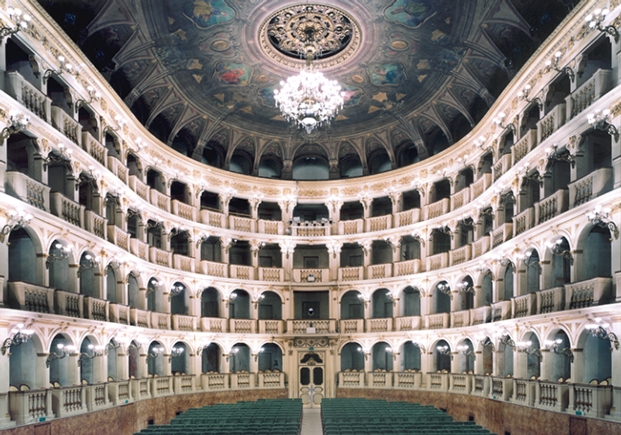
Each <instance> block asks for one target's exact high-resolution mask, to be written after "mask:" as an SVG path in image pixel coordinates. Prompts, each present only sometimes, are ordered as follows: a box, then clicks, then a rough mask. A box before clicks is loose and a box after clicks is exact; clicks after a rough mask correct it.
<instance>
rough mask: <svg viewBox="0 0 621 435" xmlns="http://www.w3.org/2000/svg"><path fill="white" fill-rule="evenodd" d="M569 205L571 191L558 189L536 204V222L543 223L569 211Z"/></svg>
mask: <svg viewBox="0 0 621 435" xmlns="http://www.w3.org/2000/svg"><path fill="white" fill-rule="evenodd" d="M568 207H569V191H568V190H567V189H561V190H557V191H556V192H555V193H553V194H552V195H550V196H549V197H547V198H544V199H542V200H541V201H539V202H538V203H537V204H535V222H537V225H539V224H542V223H544V222H546V221H548V220H550V219H552V218H554V217H556V216H558V215H560V214H561V213H563V212H564V211H567V208H568Z"/></svg>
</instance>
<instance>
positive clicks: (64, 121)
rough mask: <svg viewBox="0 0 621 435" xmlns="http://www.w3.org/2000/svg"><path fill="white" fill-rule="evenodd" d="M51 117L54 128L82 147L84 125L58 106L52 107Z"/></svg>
mask: <svg viewBox="0 0 621 435" xmlns="http://www.w3.org/2000/svg"><path fill="white" fill-rule="evenodd" d="M51 115H52V116H51V118H52V126H53V127H54V128H55V129H57V130H58V131H60V132H61V133H62V134H64V135H65V136H66V137H67V138H68V139H69V140H70V141H72V142H73V143H76V144H78V145H81V142H82V125H81V124H80V123H79V122H78V121H76V120H75V119H73V118H72V117H71V116H69V114H68V113H67V112H65V111H64V110H63V109H61V108H60V107H58V106H52V108H51Z"/></svg>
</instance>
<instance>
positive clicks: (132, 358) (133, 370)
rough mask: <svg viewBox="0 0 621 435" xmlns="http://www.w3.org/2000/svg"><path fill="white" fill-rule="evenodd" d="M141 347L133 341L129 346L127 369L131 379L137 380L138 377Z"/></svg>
mask: <svg viewBox="0 0 621 435" xmlns="http://www.w3.org/2000/svg"><path fill="white" fill-rule="evenodd" d="M140 347H141V345H140V344H138V343H136V341H135V340H132V341H131V343H130V344H129V345H128V346H127V369H128V374H129V379H136V378H137V377H138V359H139V358H140Z"/></svg>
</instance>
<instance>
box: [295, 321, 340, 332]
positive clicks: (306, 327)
mask: <svg viewBox="0 0 621 435" xmlns="http://www.w3.org/2000/svg"><path fill="white" fill-rule="evenodd" d="M335 332H336V320H334V319H318V320H312V319H304V320H292V319H289V320H287V333H293V334H333V333H335Z"/></svg>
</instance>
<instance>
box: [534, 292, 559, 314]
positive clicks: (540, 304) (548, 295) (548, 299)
mask: <svg viewBox="0 0 621 435" xmlns="http://www.w3.org/2000/svg"><path fill="white" fill-rule="evenodd" d="M536 295H537V314H545V313H554V312H557V311H563V309H565V287H555V288H552V289H548V290H541V291H538V292H537V293H536Z"/></svg>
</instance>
